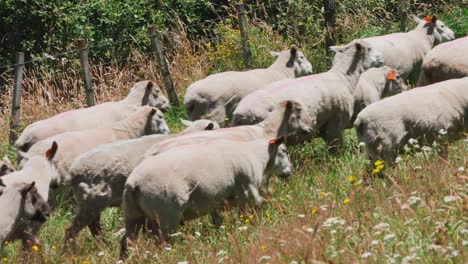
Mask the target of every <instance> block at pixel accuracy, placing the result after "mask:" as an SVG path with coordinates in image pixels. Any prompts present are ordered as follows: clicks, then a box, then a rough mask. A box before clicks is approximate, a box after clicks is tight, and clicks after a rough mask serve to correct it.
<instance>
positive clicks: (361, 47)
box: [354, 42, 364, 52]
mask: <svg viewBox="0 0 468 264" xmlns="http://www.w3.org/2000/svg"><path fill="white" fill-rule="evenodd" d="M354 45H355V46H356V51H357V52H362V50H363V49H364V47H363V46H362V44H361V43H359V42H356V43H355V44H354Z"/></svg>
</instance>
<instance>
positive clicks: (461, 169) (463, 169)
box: [457, 166, 465, 172]
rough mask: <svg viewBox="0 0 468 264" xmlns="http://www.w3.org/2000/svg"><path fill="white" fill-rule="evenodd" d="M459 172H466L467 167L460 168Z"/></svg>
mask: <svg viewBox="0 0 468 264" xmlns="http://www.w3.org/2000/svg"><path fill="white" fill-rule="evenodd" d="M457 170H458V172H464V171H465V167H463V166H461V167H458V168H457Z"/></svg>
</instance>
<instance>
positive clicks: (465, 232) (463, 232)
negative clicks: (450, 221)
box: [460, 228, 468, 235]
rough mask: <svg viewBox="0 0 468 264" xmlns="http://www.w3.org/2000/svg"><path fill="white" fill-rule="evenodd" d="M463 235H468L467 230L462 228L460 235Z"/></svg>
mask: <svg viewBox="0 0 468 264" xmlns="http://www.w3.org/2000/svg"><path fill="white" fill-rule="evenodd" d="M464 234H468V229H466V228H463V229H462V230H460V235H464Z"/></svg>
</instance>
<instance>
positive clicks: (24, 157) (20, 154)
mask: <svg viewBox="0 0 468 264" xmlns="http://www.w3.org/2000/svg"><path fill="white" fill-rule="evenodd" d="M18 155H19V156H20V157H21V158H23V159H25V160H28V159H29V158H30V157H31V156H30V155H29V154H28V153H26V152H24V151H21V150H18Z"/></svg>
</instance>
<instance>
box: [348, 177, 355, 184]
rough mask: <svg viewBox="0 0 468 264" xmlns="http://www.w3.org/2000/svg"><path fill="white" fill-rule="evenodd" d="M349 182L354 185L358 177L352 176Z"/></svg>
mask: <svg viewBox="0 0 468 264" xmlns="http://www.w3.org/2000/svg"><path fill="white" fill-rule="evenodd" d="M348 181H349V182H350V183H353V182H355V181H356V177H354V175H350V176H349V177H348Z"/></svg>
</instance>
